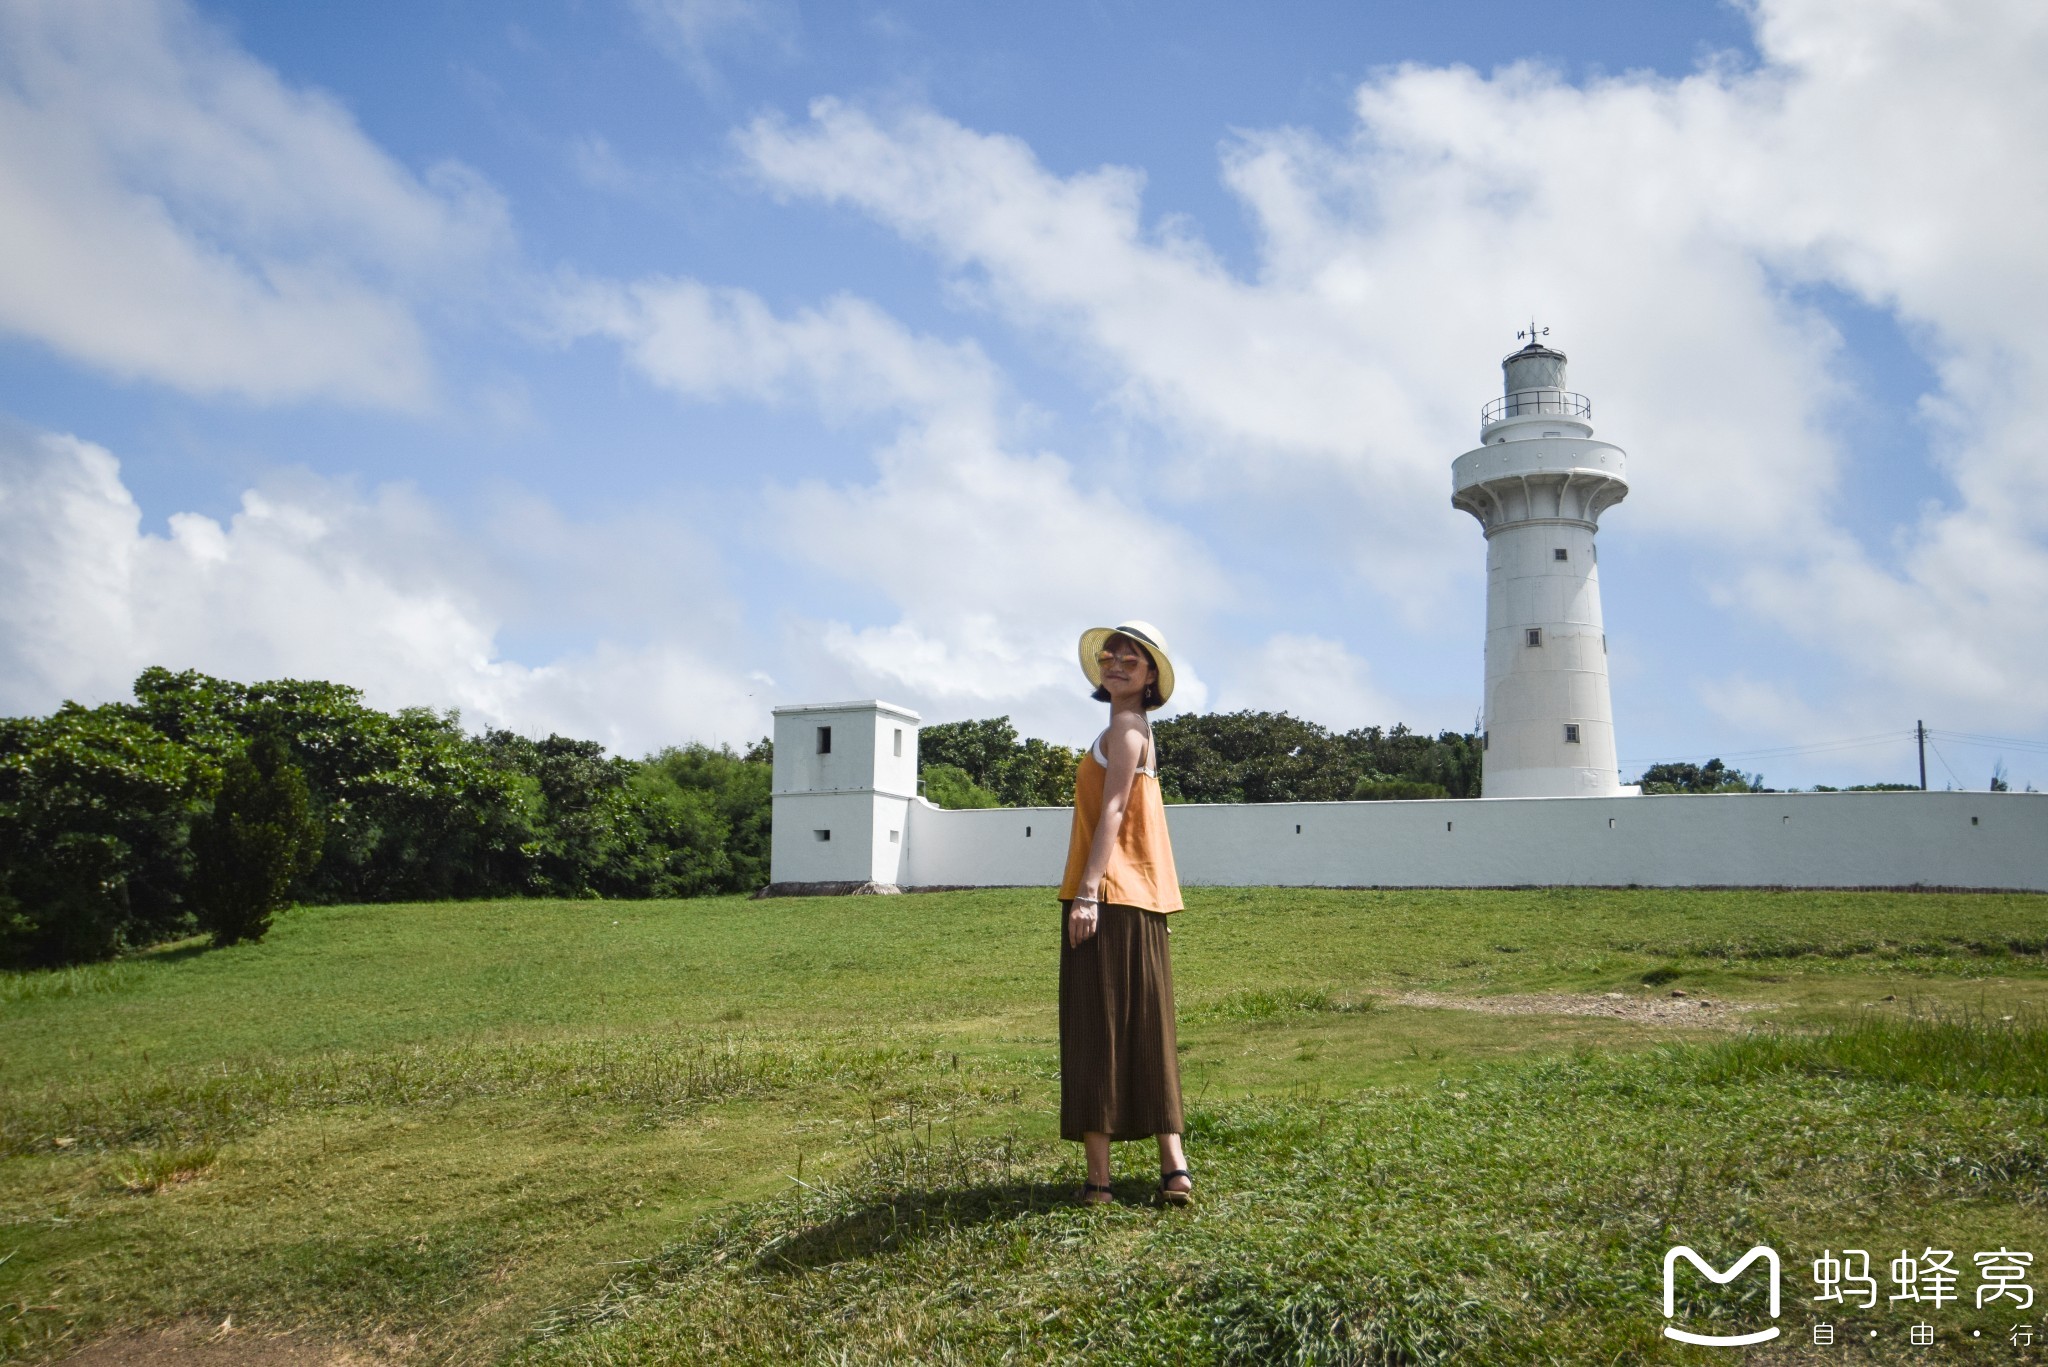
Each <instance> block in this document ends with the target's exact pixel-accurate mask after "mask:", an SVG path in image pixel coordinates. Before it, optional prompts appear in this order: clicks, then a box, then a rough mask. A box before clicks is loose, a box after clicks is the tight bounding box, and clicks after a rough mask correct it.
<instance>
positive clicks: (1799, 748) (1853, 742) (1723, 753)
mask: <svg viewBox="0 0 2048 1367" xmlns="http://www.w3.org/2000/svg"><path fill="white" fill-rule="evenodd" d="M1928 734H1929V735H1932V734H1934V733H1933V732H1931V731H1930V732H1929V733H1928ZM1912 736H1913V733H1912V732H1910V731H1887V732H1885V733H1883V734H1882V735H1876V736H1853V737H1850V738H1849V739H1846V740H1826V741H1816V742H1814V743H1813V744H1811V745H1782V746H1777V747H1775V748H1772V749H1766V750H1717V751H1714V752H1713V753H1712V754H1711V755H1709V756H1708V758H1710V759H1768V758H1775V757H1780V756H1791V755H1812V754H1821V753H1824V752H1826V751H1830V750H1856V749H1861V748H1864V747H1867V746H1872V745H1896V744H1898V743H1899V742H1901V741H1905V740H1911V739H1912ZM1706 753H1707V752H1705V751H1695V752H1694V753H1692V754H1688V755H1663V756H1659V757H1657V758H1655V759H1647V760H1637V761H1635V763H1638V764H1685V763H1689V762H1694V761H1696V760H1698V758H1699V757H1700V756H1701V755H1704V754H1706Z"/></svg>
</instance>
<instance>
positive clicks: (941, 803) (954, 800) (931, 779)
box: [921, 764, 1003, 809]
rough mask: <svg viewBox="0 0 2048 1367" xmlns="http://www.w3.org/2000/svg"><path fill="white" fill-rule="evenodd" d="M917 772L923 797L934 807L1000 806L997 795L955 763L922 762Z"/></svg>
mask: <svg viewBox="0 0 2048 1367" xmlns="http://www.w3.org/2000/svg"><path fill="white" fill-rule="evenodd" d="M921 774H922V778H923V782H924V795H925V798H926V799H927V800H928V801H929V802H930V803H931V804H932V805H933V806H934V807H946V808H952V809H958V808H963V807H1000V806H1002V805H1003V800H1002V799H1001V798H999V797H997V796H996V795H995V794H994V793H992V792H990V791H989V790H988V789H986V788H984V787H982V786H981V785H980V784H979V783H976V782H975V781H974V779H973V777H972V776H971V775H969V774H968V772H967V771H966V770H965V769H962V768H961V767H960V766H959V765H957V764H926V765H923V766H921Z"/></svg>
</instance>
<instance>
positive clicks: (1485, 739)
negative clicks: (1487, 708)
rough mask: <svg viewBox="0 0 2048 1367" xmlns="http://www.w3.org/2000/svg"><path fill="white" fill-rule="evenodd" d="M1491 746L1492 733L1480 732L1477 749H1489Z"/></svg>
mask: <svg viewBox="0 0 2048 1367" xmlns="http://www.w3.org/2000/svg"><path fill="white" fill-rule="evenodd" d="M1492 744H1493V733H1492V732H1491V731H1481V732H1480V733H1479V748H1480V749H1482V750H1484V749H1487V748H1488V747H1490V746H1491V745H1492Z"/></svg>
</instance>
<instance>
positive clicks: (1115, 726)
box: [1102, 712, 1148, 757]
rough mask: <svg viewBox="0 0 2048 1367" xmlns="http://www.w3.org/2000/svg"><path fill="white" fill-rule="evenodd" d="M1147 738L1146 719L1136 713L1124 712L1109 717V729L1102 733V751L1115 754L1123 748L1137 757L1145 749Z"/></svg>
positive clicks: (1126, 752)
mask: <svg viewBox="0 0 2048 1367" xmlns="http://www.w3.org/2000/svg"><path fill="white" fill-rule="evenodd" d="M1147 739H1148V733H1147V731H1146V728H1145V719H1144V718H1143V717H1141V716H1138V715H1137V714H1135V713H1130V712H1126V713H1122V714H1120V715H1118V716H1114V717H1111V718H1110V719H1109V729H1108V730H1107V731H1105V732H1103V733H1102V753H1103V754H1105V755H1113V754H1115V753H1116V752H1117V751H1118V750H1121V751H1123V752H1124V753H1125V754H1127V755H1131V756H1133V757H1135V756H1136V755H1138V754H1139V753H1140V752H1141V751H1143V750H1144V748H1145V741H1146V740H1147Z"/></svg>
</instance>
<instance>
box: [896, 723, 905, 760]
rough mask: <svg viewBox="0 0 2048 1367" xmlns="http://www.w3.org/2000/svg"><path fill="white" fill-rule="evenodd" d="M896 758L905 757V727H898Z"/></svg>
mask: <svg viewBox="0 0 2048 1367" xmlns="http://www.w3.org/2000/svg"><path fill="white" fill-rule="evenodd" d="M896 758H898V759H902V758H903V728H902V727H900V726H899V727H897V728H896Z"/></svg>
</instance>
